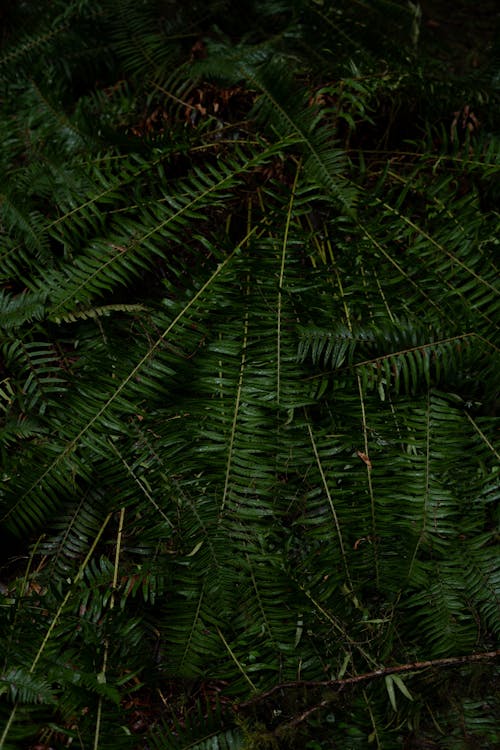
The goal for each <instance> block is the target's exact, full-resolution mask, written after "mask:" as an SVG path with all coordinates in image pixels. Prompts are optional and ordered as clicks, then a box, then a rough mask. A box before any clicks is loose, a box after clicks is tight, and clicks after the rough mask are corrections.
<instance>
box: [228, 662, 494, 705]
mask: <svg viewBox="0 0 500 750" xmlns="http://www.w3.org/2000/svg"><path fill="white" fill-rule="evenodd" d="M499 657H500V649H497V650H496V651H484V652H481V653H478V654H465V655H463V656H449V657H445V658H443V659H428V660H426V661H413V662H410V663H408V664H398V665H397V666H393V667H381V668H380V669H375V670H373V671H372V672H364V673H363V674H358V675H355V676H354V677H346V678H345V679H342V680H294V681H292V682H282V683H280V684H279V685H275V686H274V687H272V688H270V689H269V690H266V691H265V692H264V693H260V694H259V695H255V696H254V697H253V698H250V699H249V700H247V701H244V702H243V703H239V704H238V708H247V707H248V706H253V705H255V704H256V703H262V701H265V700H267V698H269V696H271V695H274V693H277V692H279V691H280V690H293V689H296V688H330V689H336V690H337V691H339V692H340V691H341V690H343V688H345V687H347V686H348V685H357V684H358V683H364V682H369V681H370V680H375V679H378V678H379V677H386V676H387V675H390V674H404V673H406V672H421V671H422V670H424V669H430V668H434V669H435V668H437V667H443V668H445V667H456V666H459V665H460V664H471V663H473V662H478V661H486V660H489V659H498V658H499Z"/></svg>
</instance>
